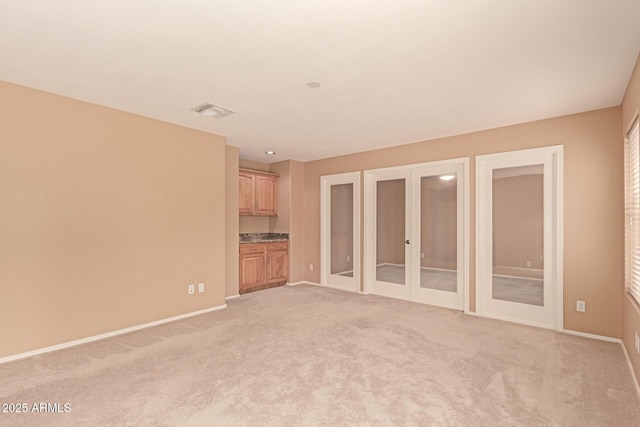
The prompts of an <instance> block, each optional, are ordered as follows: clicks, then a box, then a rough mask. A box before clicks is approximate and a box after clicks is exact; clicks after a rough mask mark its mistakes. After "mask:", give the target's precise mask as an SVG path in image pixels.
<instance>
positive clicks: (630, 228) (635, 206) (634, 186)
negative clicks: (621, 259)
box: [624, 120, 640, 304]
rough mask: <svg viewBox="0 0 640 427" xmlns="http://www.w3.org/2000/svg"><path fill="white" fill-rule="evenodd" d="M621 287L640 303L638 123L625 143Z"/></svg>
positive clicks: (639, 153) (639, 159)
mask: <svg viewBox="0 0 640 427" xmlns="http://www.w3.org/2000/svg"><path fill="white" fill-rule="evenodd" d="M624 155H625V162H624V163H625V215H626V224H625V252H626V254H625V258H626V259H625V284H626V287H627V289H628V291H629V293H630V294H631V295H632V296H633V298H634V299H635V300H636V302H638V304H640V122H639V121H638V120H636V122H635V123H634V125H633V126H632V128H631V131H630V132H629V135H628V137H627V139H626V141H625V150H624Z"/></svg>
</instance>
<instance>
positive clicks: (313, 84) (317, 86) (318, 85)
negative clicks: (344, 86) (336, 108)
mask: <svg viewBox="0 0 640 427" xmlns="http://www.w3.org/2000/svg"><path fill="white" fill-rule="evenodd" d="M307 86H309V87H310V88H312V89H317V88H319V87H320V86H321V84H320V82H309V83H307Z"/></svg>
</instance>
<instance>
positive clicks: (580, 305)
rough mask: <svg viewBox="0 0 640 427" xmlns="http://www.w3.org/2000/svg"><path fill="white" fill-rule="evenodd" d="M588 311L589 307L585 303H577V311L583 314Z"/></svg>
mask: <svg viewBox="0 0 640 427" xmlns="http://www.w3.org/2000/svg"><path fill="white" fill-rule="evenodd" d="M586 310H587V305H586V304H585V302H584V301H580V300H578V301H576V311H580V312H582V313H584V312H585V311H586Z"/></svg>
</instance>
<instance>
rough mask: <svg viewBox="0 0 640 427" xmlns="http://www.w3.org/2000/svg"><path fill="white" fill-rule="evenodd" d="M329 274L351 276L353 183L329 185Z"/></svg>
mask: <svg viewBox="0 0 640 427" xmlns="http://www.w3.org/2000/svg"><path fill="white" fill-rule="evenodd" d="M330 191H331V219H330V221H331V223H330V230H331V231H330V235H331V237H330V239H331V274H337V275H340V276H344V277H353V184H351V183H349V184H337V185H332V186H331V189H330Z"/></svg>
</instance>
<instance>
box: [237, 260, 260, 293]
mask: <svg viewBox="0 0 640 427" xmlns="http://www.w3.org/2000/svg"><path fill="white" fill-rule="evenodd" d="M265 279H266V277H265V256H264V253H262V254H246V255H244V254H241V255H240V293H242V291H243V290H246V289H251V288H255V287H256V286H260V285H264V284H265V283H266V282H265Z"/></svg>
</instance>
